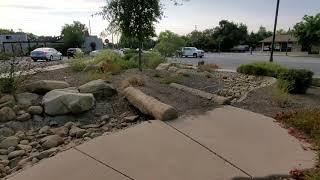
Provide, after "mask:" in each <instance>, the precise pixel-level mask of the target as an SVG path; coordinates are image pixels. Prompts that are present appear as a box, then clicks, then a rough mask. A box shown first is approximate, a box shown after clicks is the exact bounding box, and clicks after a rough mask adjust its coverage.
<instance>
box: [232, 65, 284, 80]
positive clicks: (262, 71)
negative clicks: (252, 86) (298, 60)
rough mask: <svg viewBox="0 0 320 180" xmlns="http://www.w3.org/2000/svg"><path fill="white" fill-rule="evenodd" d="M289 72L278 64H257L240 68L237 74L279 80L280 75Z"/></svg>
mask: <svg viewBox="0 0 320 180" xmlns="http://www.w3.org/2000/svg"><path fill="white" fill-rule="evenodd" d="M287 70H288V69H287V68H285V67H283V66H281V65H279V64H277V63H270V62H255V63H250V64H244V65H241V66H239V67H238V69H237V72H238V73H242V74H247V75H255V76H270V77H275V78H277V77H278V76H279V75H280V73H282V72H285V71H287Z"/></svg>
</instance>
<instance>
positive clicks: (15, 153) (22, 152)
mask: <svg viewBox="0 0 320 180" xmlns="http://www.w3.org/2000/svg"><path fill="white" fill-rule="evenodd" d="M25 154H26V152H25V150H18V151H13V152H11V153H9V155H8V159H14V158H16V157H20V156H23V155H25Z"/></svg>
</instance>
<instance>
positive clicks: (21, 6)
mask: <svg viewBox="0 0 320 180" xmlns="http://www.w3.org/2000/svg"><path fill="white" fill-rule="evenodd" d="M0 8H16V9H28V10H50V9H52V8H50V7H47V6H33V5H14V4H13V5H0Z"/></svg>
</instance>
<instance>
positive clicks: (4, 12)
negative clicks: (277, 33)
mask: <svg viewBox="0 0 320 180" xmlns="http://www.w3.org/2000/svg"><path fill="white" fill-rule="evenodd" d="M164 1H168V0H164ZM104 3H105V0H0V28H7V29H13V30H15V31H17V30H18V29H22V30H23V31H25V32H32V33H34V34H36V35H50V36H54V35H60V31H61V27H62V26H63V25H64V24H66V23H72V22H73V21H75V20H76V21H81V22H82V23H85V24H87V25H88V24H89V20H90V21H91V29H92V34H94V35H99V34H100V32H101V31H103V29H104V28H105V27H106V26H107V24H108V23H107V22H106V21H103V20H102V18H101V17H98V16H95V17H91V15H92V14H94V13H95V12H98V11H99V10H100V7H101V6H103V5H104ZM165 4H166V9H165V17H164V18H163V19H162V20H161V22H160V23H159V24H157V32H158V33H159V32H160V31H163V30H166V29H168V30H171V31H174V32H176V33H178V34H186V33H188V32H190V31H192V30H194V29H195V26H197V28H198V30H203V29H206V28H212V27H214V26H217V25H218V22H219V21H220V20H221V19H228V20H231V21H234V22H243V23H245V24H247V25H248V28H249V31H256V30H257V29H258V28H259V26H260V25H263V26H266V27H267V29H269V30H271V29H272V26H273V21H274V14H275V6H276V0H190V2H187V3H185V4H184V5H183V6H173V5H172V4H168V3H167V2H166V3H165ZM316 13H320V0H281V4H280V12H279V28H283V29H288V28H289V27H292V26H293V25H294V24H295V23H296V22H298V21H300V20H301V18H302V17H303V16H304V15H305V14H308V15H315V14H316Z"/></svg>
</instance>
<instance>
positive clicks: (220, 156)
mask: <svg viewBox="0 0 320 180" xmlns="http://www.w3.org/2000/svg"><path fill="white" fill-rule="evenodd" d="M164 123H165V124H166V125H168V126H169V127H171V128H172V129H174V130H175V131H177V132H179V133H180V134H182V135H183V136H185V137H187V138H188V139H191V140H192V141H193V142H195V143H196V144H198V145H200V146H201V147H203V148H205V149H206V150H208V151H209V152H211V153H212V154H213V155H215V156H218V157H219V158H220V159H222V160H224V161H225V162H226V163H228V164H230V165H231V166H232V167H234V168H236V169H238V170H239V171H241V172H243V173H244V174H246V175H247V176H249V177H250V178H251V179H253V176H251V175H250V174H249V173H247V172H246V171H244V170H243V169H241V168H240V167H239V166H237V165H235V164H234V163H232V162H231V161H229V160H227V159H226V158H224V157H223V156H222V155H219V154H218V153H216V152H214V151H213V150H211V149H210V148H209V147H207V146H206V145H204V144H202V143H201V142H199V141H197V140H196V139H194V138H192V137H191V136H189V135H187V134H186V133H184V132H182V131H180V130H179V129H177V128H176V127H174V126H172V125H170V124H169V123H167V122H164Z"/></svg>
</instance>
